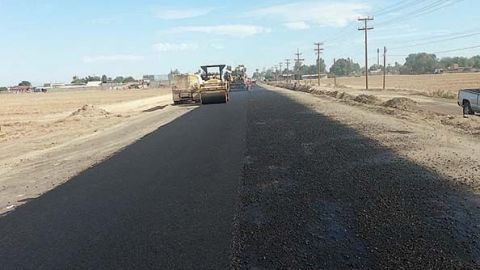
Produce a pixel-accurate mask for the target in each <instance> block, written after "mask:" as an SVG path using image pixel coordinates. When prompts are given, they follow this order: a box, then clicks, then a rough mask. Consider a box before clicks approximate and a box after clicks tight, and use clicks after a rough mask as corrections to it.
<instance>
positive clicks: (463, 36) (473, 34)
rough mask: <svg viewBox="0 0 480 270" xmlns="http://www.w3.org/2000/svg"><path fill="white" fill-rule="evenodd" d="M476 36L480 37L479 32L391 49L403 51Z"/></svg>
mask: <svg viewBox="0 0 480 270" xmlns="http://www.w3.org/2000/svg"><path fill="white" fill-rule="evenodd" d="M477 35H480V32H476V33H470V34H464V35H458V36H451V37H449V38H443V39H436V40H432V41H428V42H422V43H415V44H411V45H406V46H401V47H400V46H399V47H394V48H392V50H396V49H403V48H412V47H417V46H422V45H430V44H436V43H438V42H443V41H451V40H457V39H462V38H468V37H473V36H477Z"/></svg>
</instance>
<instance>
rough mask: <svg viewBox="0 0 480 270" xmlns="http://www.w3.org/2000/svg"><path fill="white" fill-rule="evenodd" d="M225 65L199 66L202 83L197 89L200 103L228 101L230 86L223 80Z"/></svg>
mask: <svg viewBox="0 0 480 270" xmlns="http://www.w3.org/2000/svg"><path fill="white" fill-rule="evenodd" d="M225 67H226V65H208V66H201V69H202V74H201V78H202V83H201V84H200V87H199V90H198V92H199V97H200V103H202V104H213V103H226V102H228V100H229V99H230V95H229V92H230V84H229V82H228V81H227V80H226V79H225V76H224V70H225Z"/></svg>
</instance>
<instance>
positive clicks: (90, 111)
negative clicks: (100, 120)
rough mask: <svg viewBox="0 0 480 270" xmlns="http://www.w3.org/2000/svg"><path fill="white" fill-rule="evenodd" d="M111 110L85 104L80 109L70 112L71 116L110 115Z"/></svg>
mask: <svg viewBox="0 0 480 270" xmlns="http://www.w3.org/2000/svg"><path fill="white" fill-rule="evenodd" d="M109 115H110V113H109V112H107V111H106V110H104V109H102V108H97V107H95V106H93V105H89V104H86V105H83V106H82V107H81V108H80V109H78V110H76V111H74V112H73V113H71V114H70V117H79V116H80V117H108V116H109Z"/></svg>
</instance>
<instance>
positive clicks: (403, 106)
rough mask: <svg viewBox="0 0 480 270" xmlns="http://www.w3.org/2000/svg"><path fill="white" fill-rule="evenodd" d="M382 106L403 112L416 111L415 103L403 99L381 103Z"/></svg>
mask: <svg viewBox="0 0 480 270" xmlns="http://www.w3.org/2000/svg"><path fill="white" fill-rule="evenodd" d="M383 106H385V107H388V108H395V109H399V110H404V111H414V110H416V109H418V107H417V102H416V101H414V100H412V99H409V98H405V97H396V98H392V99H390V100H388V101H386V102H385V103H383Z"/></svg>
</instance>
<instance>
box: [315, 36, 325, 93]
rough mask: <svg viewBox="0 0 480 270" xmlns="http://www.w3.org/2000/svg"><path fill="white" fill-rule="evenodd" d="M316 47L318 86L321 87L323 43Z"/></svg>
mask: <svg viewBox="0 0 480 270" xmlns="http://www.w3.org/2000/svg"><path fill="white" fill-rule="evenodd" d="M314 45H315V46H316V48H315V53H317V69H318V86H320V74H321V73H322V71H321V70H320V54H321V53H322V51H323V50H324V49H323V48H322V47H321V46H323V43H321V42H317V43H314Z"/></svg>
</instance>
